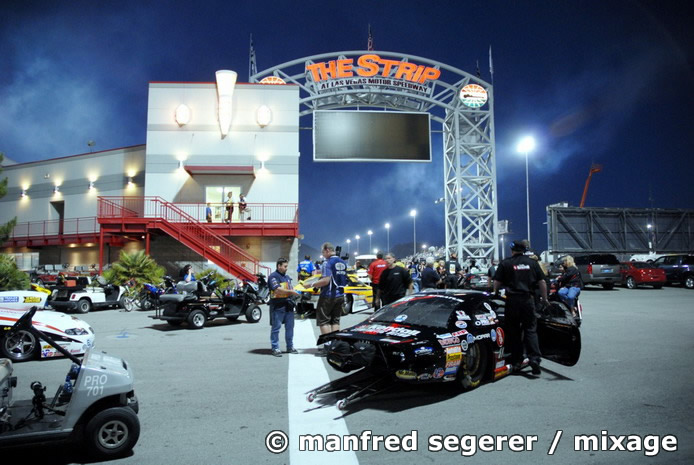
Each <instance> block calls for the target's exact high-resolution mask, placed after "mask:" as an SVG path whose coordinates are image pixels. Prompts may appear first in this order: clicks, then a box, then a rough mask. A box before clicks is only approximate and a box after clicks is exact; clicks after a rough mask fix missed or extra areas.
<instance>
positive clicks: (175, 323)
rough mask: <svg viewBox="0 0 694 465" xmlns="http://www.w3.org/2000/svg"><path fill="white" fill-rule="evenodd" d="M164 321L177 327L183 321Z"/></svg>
mask: <svg viewBox="0 0 694 465" xmlns="http://www.w3.org/2000/svg"><path fill="white" fill-rule="evenodd" d="M166 322H167V323H168V324H169V325H171V326H173V327H174V328H178V327H179V326H181V323H183V321H181V320H166Z"/></svg>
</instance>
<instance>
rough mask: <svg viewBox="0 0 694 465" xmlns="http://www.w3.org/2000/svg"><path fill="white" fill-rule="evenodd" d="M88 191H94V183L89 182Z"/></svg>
mask: <svg viewBox="0 0 694 465" xmlns="http://www.w3.org/2000/svg"><path fill="white" fill-rule="evenodd" d="M87 189H88V190H92V189H94V181H89V187H88V188H87Z"/></svg>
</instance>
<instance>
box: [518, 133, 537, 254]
mask: <svg viewBox="0 0 694 465" xmlns="http://www.w3.org/2000/svg"><path fill="white" fill-rule="evenodd" d="M534 148H535V139H533V138H532V137H531V136H526V137H524V138H522V139H521V141H520V142H519V143H518V147H517V150H518V151H519V152H520V153H524V154H525V204H526V213H527V221H528V238H527V239H528V242H530V183H529V182H528V153H530V152H531V151H532V150H533V149H534Z"/></svg>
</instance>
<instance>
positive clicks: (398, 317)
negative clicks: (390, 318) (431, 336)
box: [395, 315, 407, 323]
mask: <svg viewBox="0 0 694 465" xmlns="http://www.w3.org/2000/svg"><path fill="white" fill-rule="evenodd" d="M406 319H407V315H398V316H396V317H395V321H396V322H397V323H402V322H403V321H405V320H406Z"/></svg>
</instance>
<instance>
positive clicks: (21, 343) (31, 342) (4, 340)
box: [0, 330, 40, 362]
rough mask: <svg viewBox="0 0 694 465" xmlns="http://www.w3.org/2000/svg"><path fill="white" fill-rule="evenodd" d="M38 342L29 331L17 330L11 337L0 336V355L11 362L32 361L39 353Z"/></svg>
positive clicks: (6, 335)
mask: <svg viewBox="0 0 694 465" xmlns="http://www.w3.org/2000/svg"><path fill="white" fill-rule="evenodd" d="M39 350H40V346H39V341H38V340H37V339H36V337H35V336H34V335H33V334H31V333H30V332H29V331H24V330H19V331H17V332H16V333H15V334H14V335H13V336H11V337H10V335H9V334H7V333H5V334H4V335H0V355H2V356H3V357H5V358H9V359H10V360H12V361H13V362H23V361H24V360H32V359H34V358H36V355H37V354H38V353H39Z"/></svg>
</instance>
